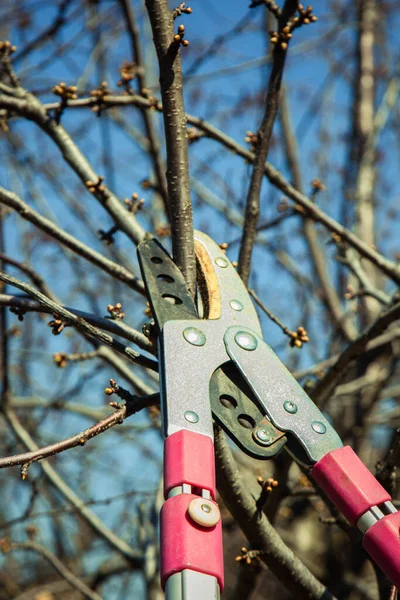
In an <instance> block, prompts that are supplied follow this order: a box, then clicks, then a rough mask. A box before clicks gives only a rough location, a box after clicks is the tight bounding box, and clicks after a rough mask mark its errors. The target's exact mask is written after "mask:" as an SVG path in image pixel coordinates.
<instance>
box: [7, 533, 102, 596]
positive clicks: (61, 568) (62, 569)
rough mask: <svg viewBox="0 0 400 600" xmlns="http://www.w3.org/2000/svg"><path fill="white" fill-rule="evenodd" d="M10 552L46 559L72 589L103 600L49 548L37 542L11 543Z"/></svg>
mask: <svg viewBox="0 0 400 600" xmlns="http://www.w3.org/2000/svg"><path fill="white" fill-rule="evenodd" d="M10 550H32V551H33V552H37V553H38V554H40V555H41V556H43V558H45V559H46V560H47V561H48V562H49V563H50V564H51V566H52V567H54V569H55V570H56V571H57V573H58V574H59V575H61V577H62V578H63V579H65V581H68V583H69V584H70V586H71V587H73V588H74V589H75V590H78V592H80V593H81V594H82V595H83V596H84V597H85V598H88V599H89V600H102V597H101V596H100V595H99V594H97V593H96V592H94V591H93V590H91V589H90V588H89V587H88V586H87V585H86V584H85V583H83V581H82V580H81V579H79V577H77V576H76V575H74V574H73V573H72V572H71V571H70V570H69V569H67V567H66V566H65V565H64V564H63V563H62V562H61V560H59V559H58V558H57V556H56V555H55V554H53V552H50V550H49V549H48V548H46V547H45V546H42V544H38V543H37V542H33V541H29V542H11V547H10Z"/></svg>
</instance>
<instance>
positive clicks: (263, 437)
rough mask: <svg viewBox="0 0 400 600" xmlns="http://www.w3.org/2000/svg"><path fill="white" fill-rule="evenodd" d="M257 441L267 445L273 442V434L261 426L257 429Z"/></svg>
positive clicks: (255, 434)
mask: <svg viewBox="0 0 400 600" xmlns="http://www.w3.org/2000/svg"><path fill="white" fill-rule="evenodd" d="M254 436H255V439H256V442H258V443H259V444H261V445H262V446H267V445H268V444H269V443H270V442H271V436H270V435H269V433H268V431H267V430H266V429H265V428H264V427H260V428H259V429H256V431H255V433H254Z"/></svg>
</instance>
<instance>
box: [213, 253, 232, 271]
mask: <svg viewBox="0 0 400 600" xmlns="http://www.w3.org/2000/svg"><path fill="white" fill-rule="evenodd" d="M215 264H216V265H218V266H219V267H221V268H222V269H226V267H227V266H228V265H229V262H228V261H227V260H226V258H222V256H218V258H216V259H215Z"/></svg>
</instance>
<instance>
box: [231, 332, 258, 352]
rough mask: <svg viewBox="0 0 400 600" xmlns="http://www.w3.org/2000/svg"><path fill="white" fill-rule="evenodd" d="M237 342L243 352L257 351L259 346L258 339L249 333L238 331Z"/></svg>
mask: <svg viewBox="0 0 400 600" xmlns="http://www.w3.org/2000/svg"><path fill="white" fill-rule="evenodd" d="M235 342H236V343H237V345H238V346H239V347H240V348H242V350H255V349H256V348H257V346H258V342H257V339H256V338H255V337H254V335H252V334H251V333H247V331H238V332H237V334H236V335H235Z"/></svg>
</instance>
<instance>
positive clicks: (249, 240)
mask: <svg viewBox="0 0 400 600" xmlns="http://www.w3.org/2000/svg"><path fill="white" fill-rule="evenodd" d="M297 5H298V2H297V0H285V3H284V6H283V9H282V15H285V18H280V19H279V31H278V33H280V32H281V31H282V29H283V28H284V27H285V26H286V25H287V22H288V20H289V18H290V17H291V16H292V15H293V14H294V13H295V12H296V10H297ZM286 48H287V44H286ZM286 48H285V47H284V45H283V44H279V43H278V44H275V45H274V49H273V52H272V69H271V74H270V77H269V82H268V88H267V97H266V101H265V112H264V117H263V120H262V122H261V125H260V128H259V130H258V132H257V143H256V150H255V156H254V160H253V170H252V173H251V180H250V186H249V191H248V194H247V199H246V209H245V225H244V228H243V236H242V243H241V246H240V251H239V261H238V262H239V264H238V273H239V275H240V276H241V278H242V279H243V283H244V284H245V285H246V286H247V285H248V280H249V275H250V265H251V255H252V252H253V246H254V242H255V238H256V227H257V221H258V216H259V213H260V193H261V184H262V181H263V179H264V170H265V167H264V165H265V161H266V160H267V156H268V152H269V147H270V143H271V138H272V129H273V126H274V122H275V118H276V115H277V113H278V108H279V101H280V91H281V81H282V74H283V68H284V66H285V59H286Z"/></svg>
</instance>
